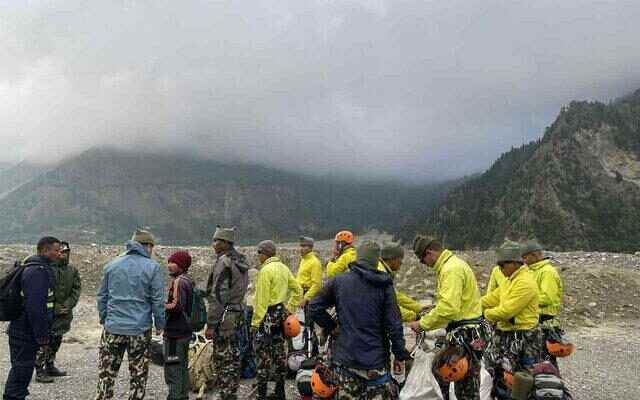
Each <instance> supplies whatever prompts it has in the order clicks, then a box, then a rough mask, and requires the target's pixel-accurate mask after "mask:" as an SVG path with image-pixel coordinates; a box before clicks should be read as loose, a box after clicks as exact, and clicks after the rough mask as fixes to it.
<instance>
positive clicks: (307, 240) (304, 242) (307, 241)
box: [300, 236, 314, 247]
mask: <svg viewBox="0 0 640 400" xmlns="http://www.w3.org/2000/svg"><path fill="white" fill-rule="evenodd" d="M313 244H314V240H313V238H311V237H308V236H300V245H301V246H309V247H313Z"/></svg>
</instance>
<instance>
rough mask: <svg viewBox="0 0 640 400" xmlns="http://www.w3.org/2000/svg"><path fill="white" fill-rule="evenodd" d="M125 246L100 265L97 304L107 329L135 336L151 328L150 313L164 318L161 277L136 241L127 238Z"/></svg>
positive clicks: (161, 318) (155, 264) (154, 263)
mask: <svg viewBox="0 0 640 400" xmlns="http://www.w3.org/2000/svg"><path fill="white" fill-rule="evenodd" d="M126 246H127V251H126V252H125V254H123V255H121V256H119V257H118V258H116V259H115V260H113V261H111V262H110V263H109V264H107V265H106V266H105V268H104V281H103V287H102V288H101V290H100V292H99V293H98V303H99V311H100V321H101V322H102V323H103V324H104V327H105V329H106V330H107V331H109V332H111V333H114V334H118V335H131V336H135V335H141V334H143V333H144V332H145V331H147V330H149V329H151V326H152V315H153V316H154V317H155V318H156V320H157V321H164V289H163V288H164V279H163V277H162V273H161V271H160V265H158V263H157V262H155V261H153V260H152V259H151V258H150V257H149V255H148V254H147V252H146V251H145V250H144V248H143V247H142V245H141V244H140V243H138V242H135V241H132V240H130V241H128V242H127V244H126ZM161 325H162V326H164V322H162V323H161Z"/></svg>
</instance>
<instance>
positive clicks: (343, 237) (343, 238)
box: [335, 231, 353, 244]
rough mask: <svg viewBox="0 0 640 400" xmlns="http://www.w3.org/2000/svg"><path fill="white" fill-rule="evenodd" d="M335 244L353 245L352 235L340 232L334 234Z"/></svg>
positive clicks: (349, 232)
mask: <svg viewBox="0 0 640 400" xmlns="http://www.w3.org/2000/svg"><path fill="white" fill-rule="evenodd" d="M335 240H336V242H345V243H347V244H353V233H352V232H351V231H340V232H338V233H336V239H335Z"/></svg>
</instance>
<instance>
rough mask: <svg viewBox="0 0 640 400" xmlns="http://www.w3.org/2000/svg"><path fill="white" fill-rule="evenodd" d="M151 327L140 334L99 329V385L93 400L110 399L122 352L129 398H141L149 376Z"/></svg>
mask: <svg viewBox="0 0 640 400" xmlns="http://www.w3.org/2000/svg"><path fill="white" fill-rule="evenodd" d="M150 342H151V330H149V331H147V332H146V333H145V334H143V335H139V336H125V335H115V334H112V333H109V332H107V331H106V330H103V331H102V337H101V338H100V350H99V360H98V363H99V366H98V369H99V373H98V388H97V394H96V397H95V400H107V399H112V398H113V396H114V385H115V380H116V378H117V376H118V371H119V370H120V365H121V364H122V359H123V358H124V353H125V351H126V352H127V356H128V358H129V375H130V381H129V400H141V399H144V395H145V391H146V388H147V377H148V376H149V345H150Z"/></svg>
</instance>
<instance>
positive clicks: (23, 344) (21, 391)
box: [2, 336, 39, 400]
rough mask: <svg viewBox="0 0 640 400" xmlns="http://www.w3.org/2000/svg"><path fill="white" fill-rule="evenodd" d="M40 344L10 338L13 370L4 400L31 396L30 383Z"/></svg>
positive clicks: (19, 399) (8, 379)
mask: <svg viewBox="0 0 640 400" xmlns="http://www.w3.org/2000/svg"><path fill="white" fill-rule="evenodd" d="M38 348H39V346H38V343H36V342H35V341H34V340H28V339H27V340H23V339H17V338H14V337H11V336H9V353H10V358H11V369H10V370H9V375H8V376H7V382H6V384H5V386H4V395H3V397H2V398H3V399H4V400H23V399H24V398H26V397H27V396H28V395H29V383H31V377H32V376H33V369H34V367H35V363H36V352H37V351H38Z"/></svg>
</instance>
